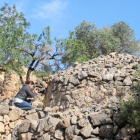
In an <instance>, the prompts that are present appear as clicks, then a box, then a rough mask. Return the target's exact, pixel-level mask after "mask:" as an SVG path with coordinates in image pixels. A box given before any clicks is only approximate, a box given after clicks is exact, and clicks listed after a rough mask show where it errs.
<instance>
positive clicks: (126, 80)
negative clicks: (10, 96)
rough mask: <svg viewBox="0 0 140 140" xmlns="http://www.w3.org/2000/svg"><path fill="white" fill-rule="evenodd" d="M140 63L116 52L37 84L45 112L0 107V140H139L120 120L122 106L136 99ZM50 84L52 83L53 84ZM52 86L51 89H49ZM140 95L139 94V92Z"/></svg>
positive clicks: (37, 107)
mask: <svg viewBox="0 0 140 140" xmlns="http://www.w3.org/2000/svg"><path fill="white" fill-rule="evenodd" d="M139 63H140V60H139V59H138V58H136V57H135V56H132V55H124V54H117V53H111V54H110V55H107V56H100V57H98V58H96V59H93V60H90V61H89V62H86V63H83V64H78V63H76V64H75V66H74V67H73V68H71V69H69V70H67V71H65V72H60V73H58V74H56V75H52V76H50V77H47V78H43V82H41V81H38V82H37V85H38V88H39V91H40V92H42V91H43V92H44V90H45V89H46V88H47V91H46V107H45V108H44V107H43V104H41V102H37V99H38V98H41V97H38V98H36V99H35V102H33V107H34V109H33V110H31V111H23V110H20V109H19V108H17V107H15V106H14V105H13V104H12V103H11V101H10V100H5V101H4V102H3V103H2V104H0V133H1V134H0V139H1V140H138V139H140V132H138V131H136V129H135V128H132V127H130V126H129V125H128V124H125V122H124V121H123V120H119V119H118V103H119V100H120V99H122V100H124V101H126V100H127V99H128V98H129V97H130V96H131V97H133V96H135V95H137V94H138V93H137V91H136V85H137V81H138V79H137V78H135V76H134V73H135V71H136V69H137V65H138V64H139ZM48 81H49V82H48ZM46 84H48V87H47V85H46ZM134 91H135V92H134Z"/></svg>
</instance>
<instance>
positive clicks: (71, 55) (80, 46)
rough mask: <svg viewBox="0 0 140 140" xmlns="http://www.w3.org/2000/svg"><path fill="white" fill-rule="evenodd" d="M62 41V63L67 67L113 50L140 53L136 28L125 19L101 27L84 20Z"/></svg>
mask: <svg viewBox="0 0 140 140" xmlns="http://www.w3.org/2000/svg"><path fill="white" fill-rule="evenodd" d="M62 42H63V43H62V44H61V45H62V46H63V48H64V54H63V57H62V63H63V64H64V65H65V66H66V67H68V66H72V65H73V63H74V62H76V61H77V62H80V63H81V62H84V61H88V60H89V59H93V58H95V57H97V56H99V55H107V54H109V53H111V52H118V53H129V54H139V50H140V42H139V41H138V40H136V39H135V33H134V30H132V29H131V28H130V26H129V25H128V24H126V23H125V22H123V21H120V22H118V23H115V24H114V25H112V26H109V25H107V26H105V27H104V28H102V29H99V28H97V26H96V25H95V24H93V23H91V22H88V21H85V20H84V21H83V22H81V23H80V24H79V25H78V26H77V27H76V28H75V31H73V32H70V33H69V38H66V39H64V40H63V41H62Z"/></svg>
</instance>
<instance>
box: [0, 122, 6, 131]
mask: <svg viewBox="0 0 140 140" xmlns="http://www.w3.org/2000/svg"><path fill="white" fill-rule="evenodd" d="M4 132H5V128H4V124H3V123H2V122H0V133H4Z"/></svg>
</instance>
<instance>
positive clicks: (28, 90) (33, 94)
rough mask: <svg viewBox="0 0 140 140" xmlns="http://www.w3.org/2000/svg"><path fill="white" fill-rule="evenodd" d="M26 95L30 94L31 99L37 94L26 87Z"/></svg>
mask: <svg viewBox="0 0 140 140" xmlns="http://www.w3.org/2000/svg"><path fill="white" fill-rule="evenodd" d="M26 93H27V94H28V96H29V97H34V96H35V95H36V92H35V91H32V90H31V88H30V87H29V86H27V87H26Z"/></svg>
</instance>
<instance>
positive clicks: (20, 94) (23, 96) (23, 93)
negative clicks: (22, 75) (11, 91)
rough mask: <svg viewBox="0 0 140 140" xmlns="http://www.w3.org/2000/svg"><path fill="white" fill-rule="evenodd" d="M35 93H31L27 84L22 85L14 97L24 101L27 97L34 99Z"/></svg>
mask: <svg viewBox="0 0 140 140" xmlns="http://www.w3.org/2000/svg"><path fill="white" fill-rule="evenodd" d="M35 95H36V93H33V92H32V90H31V88H30V86H29V85H28V84H25V85H23V87H22V88H21V89H20V90H19V92H18V93H17V95H16V96H15V97H17V98H20V99H22V100H26V98H27V97H34V96H35Z"/></svg>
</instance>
